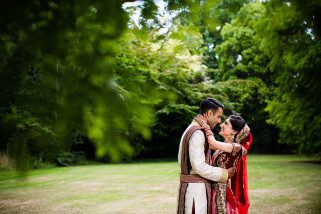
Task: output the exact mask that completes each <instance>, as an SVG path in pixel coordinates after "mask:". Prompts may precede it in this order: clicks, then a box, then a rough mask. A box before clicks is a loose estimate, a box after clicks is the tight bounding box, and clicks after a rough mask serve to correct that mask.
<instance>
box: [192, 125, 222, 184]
mask: <svg viewBox="0 0 321 214" xmlns="http://www.w3.org/2000/svg"><path fill="white" fill-rule="evenodd" d="M204 150H205V136H204V134H203V132H202V131H200V130H197V131H195V132H194V133H193V135H192V137H191V138H190V141H189V158H190V163H191V166H192V170H193V171H194V172H195V173H196V174H198V175H200V176H202V177H204V178H206V179H209V180H212V181H218V182H225V181H226V180H227V179H228V172H227V170H226V169H223V168H220V167H213V166H211V165H209V164H207V163H205V153H204Z"/></svg>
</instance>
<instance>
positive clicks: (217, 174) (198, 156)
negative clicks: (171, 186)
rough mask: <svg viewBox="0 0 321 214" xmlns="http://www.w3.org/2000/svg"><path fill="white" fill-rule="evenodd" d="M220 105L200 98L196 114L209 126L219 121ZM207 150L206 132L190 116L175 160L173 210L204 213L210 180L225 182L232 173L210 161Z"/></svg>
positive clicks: (185, 213) (230, 170)
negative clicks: (175, 201) (176, 176)
mask: <svg viewBox="0 0 321 214" xmlns="http://www.w3.org/2000/svg"><path fill="white" fill-rule="evenodd" d="M223 109H224V105H223V104H222V103H221V102H220V101H218V100H216V99H214V98H206V99H205V100H203V101H202V102H201V105H200V114H201V115H203V117H204V119H205V120H206V122H207V124H208V125H209V126H210V127H211V129H213V128H214V127H215V126H216V125H217V124H219V123H221V117H222V114H223ZM210 160H211V151H210V148H209V145H208V143H207V142H206V136H205V134H204V132H203V131H202V128H201V127H200V126H199V125H198V123H197V122H196V121H195V120H193V121H192V123H191V124H190V125H189V126H188V127H187V129H186V130H185V132H184V133H183V136H182V138H181V141H180V145H179V151H178V163H179V166H180V169H181V171H180V172H181V173H180V186H179V193H178V207H177V214H192V213H195V214H206V213H209V212H210V209H209V208H210V203H209V202H210V201H211V200H210V199H211V184H210V182H211V181H215V182H226V181H227V179H228V178H230V177H232V176H233V175H234V170H233V168H230V169H228V170H227V169H223V168H219V167H213V166H211V165H210V164H211V163H210Z"/></svg>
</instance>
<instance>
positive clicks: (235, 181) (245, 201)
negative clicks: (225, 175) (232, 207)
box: [231, 133, 253, 214]
mask: <svg viewBox="0 0 321 214" xmlns="http://www.w3.org/2000/svg"><path fill="white" fill-rule="evenodd" d="M252 140H253V138H252V135H251V133H249V134H248V135H247V136H246V137H245V138H244V139H243V140H242V142H241V145H242V146H243V147H244V148H245V149H246V151H248V150H249V148H250V146H251V144H252ZM246 160H247V154H245V155H244V156H243V157H242V158H240V159H239V161H238V164H237V173H236V174H235V176H234V177H233V178H232V179H231V183H232V186H231V188H232V191H233V193H234V196H235V199H236V201H238V202H239V203H238V204H237V209H238V213H239V214H247V213H248V209H249V206H250V200H249V196H248V184H247V165H246Z"/></svg>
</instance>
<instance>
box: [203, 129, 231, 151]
mask: <svg viewBox="0 0 321 214" xmlns="http://www.w3.org/2000/svg"><path fill="white" fill-rule="evenodd" d="M205 131H206V130H205ZM206 138H207V142H208V144H209V145H210V148H211V149H213V150H221V151H224V152H228V153H231V152H232V150H233V145H232V144H230V143H224V142H221V141H218V140H216V139H215V138H214V135H208V134H206Z"/></svg>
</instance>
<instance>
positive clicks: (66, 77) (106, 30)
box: [0, 0, 157, 170]
mask: <svg viewBox="0 0 321 214" xmlns="http://www.w3.org/2000/svg"><path fill="white" fill-rule="evenodd" d="M0 12H1V19H0V31H1V37H0V43H1V46H0V62H1V67H0V79H1V80H0V81H1V84H0V85H1V89H0V90H1V93H2V94H1V112H0V115H1V116H0V117H1V121H2V123H1V128H0V129H1V132H2V133H4V132H5V133H6V135H5V136H3V139H1V142H2V143H4V144H5V145H1V149H3V150H6V149H8V150H9V153H10V154H11V156H12V157H13V158H15V159H16V163H17V167H18V168H19V169H23V170H25V169H26V168H27V167H28V163H26V159H27V156H32V155H35V154H34V152H35V153H36V155H37V156H38V155H39V157H40V158H42V157H48V156H49V153H50V152H53V153H54V154H56V151H57V150H58V149H59V148H62V149H64V148H66V147H67V148H68V147H69V146H68V144H69V143H68V139H70V138H71V137H72V135H73V133H74V131H75V130H80V131H81V132H82V130H84V132H85V133H86V136H88V138H89V139H90V140H91V141H92V142H94V143H95V146H96V149H97V150H96V151H97V152H96V154H97V156H99V157H101V156H103V155H105V154H107V155H109V157H110V159H111V160H112V161H118V160H120V159H121V156H122V155H130V154H132V152H133V150H132V147H131V146H130V143H129V140H128V139H129V136H128V130H129V129H130V128H132V130H131V131H132V132H131V133H137V134H141V135H142V136H144V137H148V136H149V133H150V129H149V127H150V125H151V123H152V122H153V108H152V106H151V105H150V103H152V102H153V99H152V100H149V101H148V102H146V99H140V98H138V97H137V96H138V95H141V94H142V93H137V94H135V93H129V94H126V93H125V91H124V90H122V89H123V88H122V86H121V85H120V83H119V82H118V81H119V77H118V76H119V75H120V76H121V75H123V74H122V73H121V72H117V73H116V71H115V69H116V58H115V56H116V55H117V54H118V48H119V46H118V43H117V41H118V39H119V37H120V35H121V34H122V33H123V31H124V30H125V29H126V24H127V20H128V19H127V15H126V13H125V12H124V11H123V10H122V2H121V1H95V2H92V1H83V2H78V1H68V2H60V1H49V2H47V1H32V2H25V1H18V0H17V1H1V3H0ZM126 84H127V88H129V90H133V91H139V90H144V95H146V96H148V95H150V96H154V95H155V93H154V91H153V90H149V89H147V88H148V86H143V84H138V85H136V82H135V81H134V80H133V79H130V80H129V81H128V82H126ZM149 92H151V94H149ZM126 95H128V96H126ZM146 96H145V97H146ZM154 100H157V97H155V99H154ZM2 140H3V141H2ZM38 144H39V146H34V145H38ZM57 144H58V146H57ZM29 145H32V148H38V149H36V150H37V151H31V147H30V146H29ZM50 145H53V147H56V146H57V149H52V147H51V146H50ZM44 148H46V149H44ZM41 153H45V154H41ZM20 157H23V158H20Z"/></svg>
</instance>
